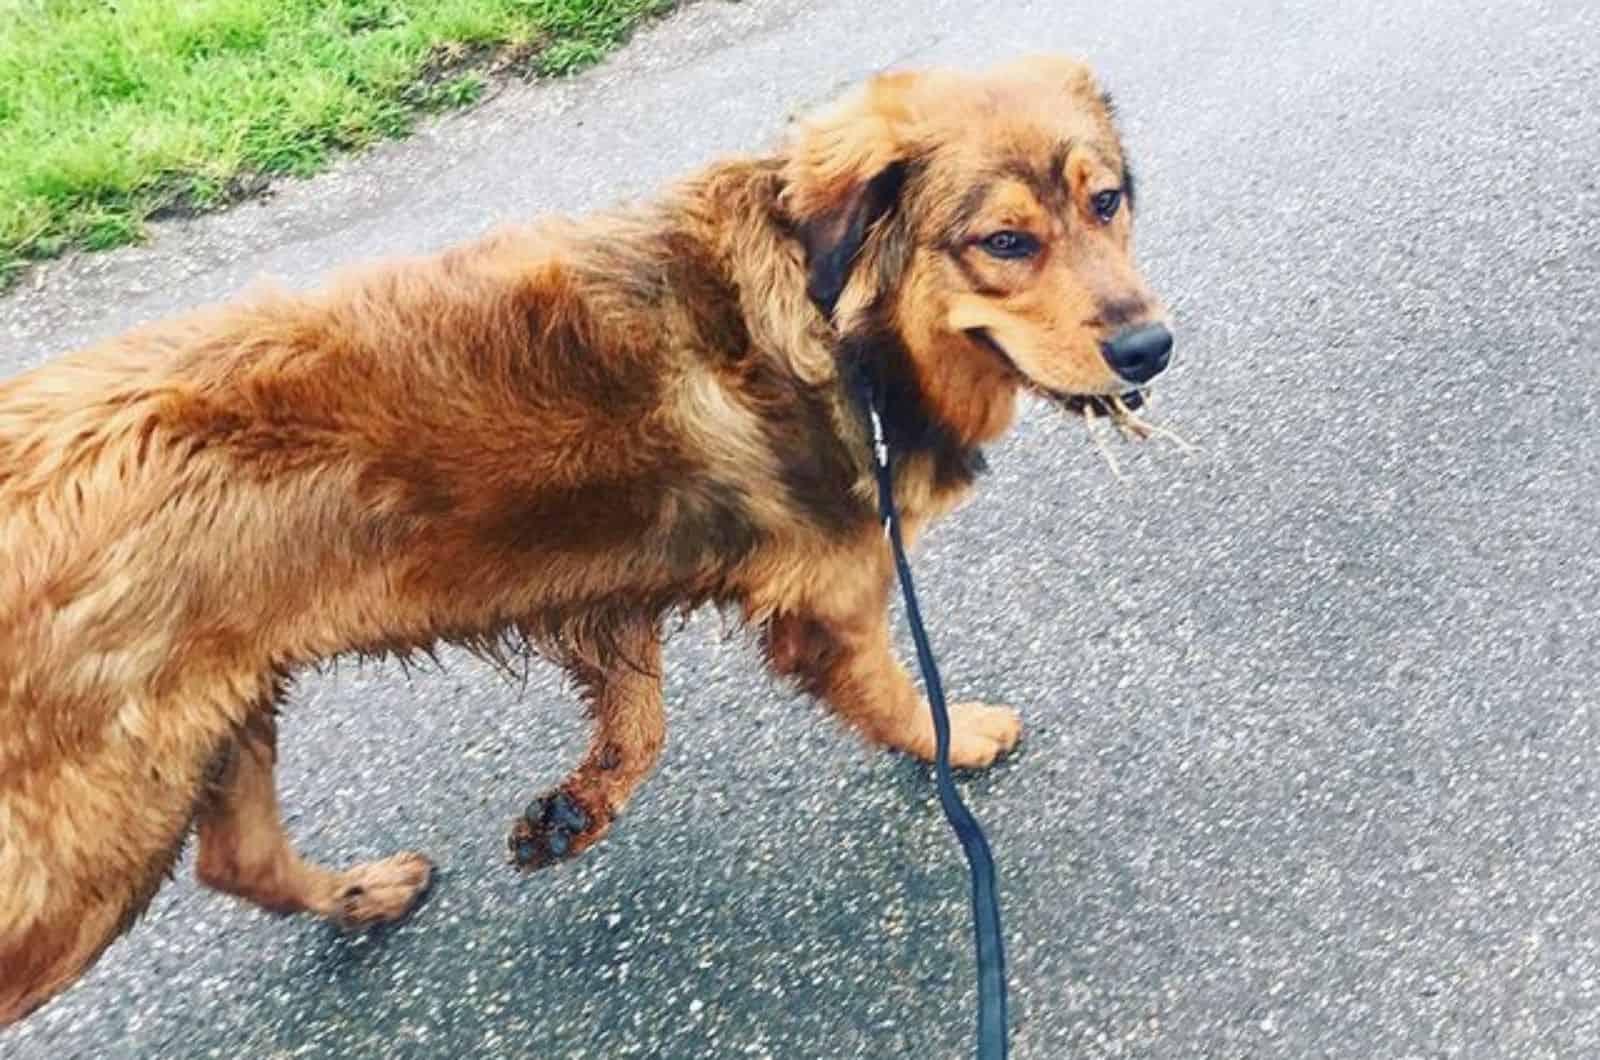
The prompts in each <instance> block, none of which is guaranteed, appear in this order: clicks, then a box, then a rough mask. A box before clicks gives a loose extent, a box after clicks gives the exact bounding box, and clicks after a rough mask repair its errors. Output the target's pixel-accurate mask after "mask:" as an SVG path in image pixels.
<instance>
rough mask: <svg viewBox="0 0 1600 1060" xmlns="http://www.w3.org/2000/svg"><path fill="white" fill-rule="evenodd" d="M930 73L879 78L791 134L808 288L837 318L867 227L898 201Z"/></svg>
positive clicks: (788, 161) (795, 206)
mask: <svg viewBox="0 0 1600 1060" xmlns="http://www.w3.org/2000/svg"><path fill="white" fill-rule="evenodd" d="M924 77H925V75H921V74H915V73H895V74H885V75H881V76H879V77H876V78H874V79H873V80H872V81H870V82H868V83H867V84H866V85H864V86H862V87H861V88H859V89H857V90H856V91H854V92H852V93H850V94H849V95H847V96H845V97H844V98H843V99H841V100H840V101H838V102H837V103H835V104H833V105H832V106H831V107H828V108H826V109H824V110H822V111H821V112H819V113H818V114H816V115H814V116H813V117H811V118H808V119H805V120H803V121H802V122H801V123H800V124H799V127H798V129H797V131H796V133H795V135H794V136H793V137H792V138H791V141H790V145H789V147H788V150H787V152H786V156H785V159H784V167H783V195H782V203H783V207H784V210H785V211H786V212H787V214H788V215H789V217H790V219H791V220H793V221H794V223H795V225H796V229H797V231H798V233H799V236H800V241H801V243H802V244H803V245H804V247H805V252H806V269H807V272H808V281H807V293H809V294H810V296H811V300H812V301H813V302H815V303H816V304H817V305H818V306H819V307H821V309H822V310H823V312H824V313H825V314H826V315H828V316H830V317H831V316H832V315H833V309H834V306H835V304H836V303H837V302H838V301H839V296H840V295H841V294H842V293H843V292H844V289H845V285H846V283H848V282H849V279H850V270H851V267H852V266H853V264H854V263H855V259H856V256H857V255H858V254H859V253H860V252H861V248H862V245H863V244H864V243H865V242H866V240H867V235H868V233H870V232H871V230H872V227H873V226H874V225H875V224H877V223H878V222H879V221H881V220H882V219H883V218H884V217H886V216H888V215H889V214H890V213H891V212H892V211H893V210H894V208H895V205H896V204H897V202H898V201H899V198H900V191H901V188H902V186H903V185H904V183H905V179H906V173H907V171H908V168H909V162H910V159H911V156H912V155H913V154H914V152H915V146H914V141H913V136H912V130H913V128H914V126H915V112H914V107H913V104H914V97H915V96H916V94H917V92H918V89H919V87H920V86H921V84H922V82H923V80H924Z"/></svg>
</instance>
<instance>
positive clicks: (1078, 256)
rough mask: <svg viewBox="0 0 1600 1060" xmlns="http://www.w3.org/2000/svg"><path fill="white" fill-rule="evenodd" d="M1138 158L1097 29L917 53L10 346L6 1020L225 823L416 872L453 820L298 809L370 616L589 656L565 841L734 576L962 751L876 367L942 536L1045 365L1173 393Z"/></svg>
mask: <svg viewBox="0 0 1600 1060" xmlns="http://www.w3.org/2000/svg"><path fill="white" fill-rule="evenodd" d="M1108 192H1109V193H1115V194H1114V195H1112V197H1111V198H1108V197H1107V193H1108ZM1116 195H1120V196H1121V197H1122V199H1121V207H1120V209H1118V208H1115V206H1116V204H1115V203H1113V209H1112V211H1110V212H1109V213H1108V212H1107V211H1106V210H1105V205H1106V203H1107V202H1111V201H1112V199H1113V198H1115V196H1116ZM1130 198H1131V189H1130V188H1128V176H1127V170H1126V165H1125V162H1124V158H1123V153H1122V147H1121V145H1120V142H1119V139H1118V136H1117V134H1116V131H1115V129H1114V126H1113V122H1112V116H1111V114H1110V112H1109V107H1108V104H1107V102H1106V100H1105V98H1104V97H1103V95H1102V93H1101V92H1100V91H1099V89H1098V88H1097V87H1096V85H1095V83H1094V80H1093V78H1092V77H1091V75H1090V73H1089V72H1088V71H1087V70H1085V69H1084V68H1083V67H1081V66H1079V65H1077V64H1075V63H1072V62H1069V61H1066V60H1063V59H1054V58H1036V59H1029V60H1026V61H1022V62H1018V63H1014V64H1011V65H1008V66H1005V67H1002V68H999V69H996V70H992V71H989V72H987V73H985V74H982V75H971V74H962V73H955V72H938V71H934V72H920V73H897V74H891V75H886V76H882V77H879V78H876V79H875V80H873V81H871V82H870V83H869V84H867V85H866V86H864V87H862V88H860V89H858V90H856V91H854V92H853V93H851V94H849V95H848V96H847V97H846V98H844V99H843V100H841V101H839V102H837V103H836V104H834V105H833V106H831V107H829V108H827V109H825V110H823V111H822V112H820V113H818V114H817V115H815V116H813V117H811V118H809V119H807V120H805V121H803V122H801V123H799V124H798V126H797V127H796V128H795V130H794V131H793V133H792V135H791V136H790V137H789V138H788V139H787V140H786V142H785V144H784V145H783V146H782V147H780V148H779V149H777V150H776V151H775V152H773V153H772V154H770V155H767V156H763V157H753V158H743V159H734V160H728V161H723V162H721V163H718V164H715V165H713V166H711V167H709V168H708V169H706V170H704V171H703V172H701V173H700V174H698V175H696V176H694V177H692V178H691V179H688V180H686V181H685V182H683V183H681V184H680V185H679V186H677V187H676V188H674V189H672V190H670V191H669V192H667V193H666V194H665V195H664V196H663V197H661V198H660V199H658V200H656V201H654V202H653V203H651V204H647V205H643V206H638V207H634V208H629V209H621V210H617V211H613V212H610V213H606V214H602V215H599V216H595V217H591V218H588V219H583V220H577V221H550V222H547V223H542V224H538V225H535V226H532V227H513V228H507V229H504V230H500V231H497V232H495V233H493V234H491V235H489V236H487V237H486V238H483V239H481V240H479V241H477V242H474V243H470V244H467V245H464V246H461V247H458V248H455V249H452V250H449V251H446V252H445V253H442V254H440V255H438V256H435V257H429V258H421V259H415V260H406V261H397V262H391V263H386V264H381V265H377V266H373V267H369V268H366V269H364V270H361V271H357V272H353V273H351V274H349V275H346V276H344V277H343V278H341V279H339V280H338V281H337V282H336V283H334V284H333V285H332V286H331V287H330V288H328V289H326V290H323V291H321V292H318V293H311V294H290V293H272V294H265V295H260V296H257V297H253V298H251V299H249V300H244V301H240V302H237V303H234V304H229V305H225V306H222V307H219V308H213V309H208V310H205V311H202V312H197V313H194V314H192V315H189V316H186V317H183V318H180V319H176V320H172V321H168V322H164V323H159V324H155V325H152V326H148V327H144V328H141V329H139V330H136V331H133V332H131V333H129V334H127V335H124V336H122V337H120V338H116V339H113V340H111V341H108V342H105V343H103V344H101V345H98V346H96V347H94V348H91V349H88V350H85V351H83V352H80V353H77V354H74V355H71V356H67V357H64V358H62V359H60V360H57V361H55V362H53V363H49V364H46V365H44V366H43V367H40V368H38V369H36V370H34V371H31V372H28V373H26V374H24V375H22V376H20V377H17V378H15V379H12V380H10V381H7V382H5V383H3V384H0V556H3V557H4V561H3V563H0V1023H5V1022H10V1021H13V1020H16V1019H19V1018H21V1017H22V1016H23V1015H25V1014H26V1013H28V1012H29V1011H30V1010H32V1009H34V1008H35V1007H37V1006H38V1005H40V1004H42V1003H43V1002H44V1001H46V1000H47V999H49V998H50V997H51V996H52V995H54V994H56V993H57V992H59V991H60V990H61V989H63V988H64V987H65V986H67V985H68V984H69V983H71V982H72V981H73V980H74V979H75V978H76V977H77V976H79V975H80V974H81V973H82V972H83V971H84V969H85V968H86V967H88V966H89V965H90V964H91V963H92V962H93V961H94V960H95V958H96V957H97V956H98V955H99V954H100V952H101V951H102V950H103V949H104V948H105V947H106V946H107V945H108V944H109V943H110V942H111V941H112V940H113V939H114V938H116V936H117V935H118V934H119V933H120V932H121V931H123V930H124V929H125V928H126V927H127V926H128V924H129V923H130V922H131V921H132V920H133V919H134V918H135V917H136V916H137V915H138V914H139V912H140V911H141V910H142V909H143V908H144V906H145V904H146V903H147V902H148V900H149V899H150V897H151V895H152V893H153V892H154V891H155V890H156V888H157V887H158V885H159V884H160V882H161V880H162V878H163V876H164V875H165V874H166V873H168V871H169V870H170V869H171V868H172V866H173V864H174V861H175V859H176V858H177V856H178V852H179V849H180V847H181V845H182V844H183V842H184V840H185V837H186V836H187V835H188V834H189V833H190V832H191V831H195V832H197V833H198V835H199V852H198V859H197V872H198V875H199V877H200V879H201V880H202V881H203V882H205V883H206V884H208V885H210V886H212V887H214V888H217V889H220V890H223V891H226V892H229V893H231V894H235V895H239V896H241V897H244V898H246V899H249V900H250V901H253V902H255V903H257V904H259V905H261V906H263V907H265V908H267V909H271V910H275V911H281V912H295V911H308V912H312V913H316V914H318V915H321V916H325V917H329V918H332V919H335V920H337V921H340V922H343V923H346V924H362V923H368V922H373V921H381V920H388V919H391V918H394V917H397V916H400V915H402V914H403V913H404V912H405V911H406V910H407V909H408V908H409V906H410V905H411V903H412V901H413V900H414V899H415V897H416V895H417V894H418V893H419V892H420V890H421V889H422V888H424V887H425V886H426V885H427V883H428V876H429V871H430V868H429V864H428V862H427V861H426V860H425V859H423V858H422V857H421V856H420V855H416V854H409V853H407V854H401V855H398V856H397V857H394V858H390V859H388V860H386V861H380V862H376V863H372V864H367V865H359V866H356V867H354V868H350V869H345V870H343V871H336V870H330V869H325V868H321V867H318V866H316V865H312V864H309V863H307V862H305V861H303V860H302V859H301V858H300V857H299V856H298V855H297V854H296V853H295V851H294V849H293V847H292V846H291V845H290V843H289V840H288V838H287V837H286V836H285V834H284V830H283V826H282V824H281V823H280V821H279V814H278V809H277V801H276V794H275V791H274V787H273V781H272V769H273V763H274V758H275V755H276V732H275V711H274V708H275V705H276V704H277V702H278V700H279V697H280V694H281V692H282V690H283V688H284V686H285V682H286V681H287V680H288V678H289V677H290V676H291V675H292V674H293V673H294V672H295V671H297V670H299V669H301V668H302V667H305V666H307V665H311V664H314V663H317V662H318V661H319V660H326V659H328V658H330V657H333V656H336V655H340V654H342V653H352V652H354V653H384V652H398V653H406V652H412V651H417V650H426V649H427V648H428V647H429V646H431V645H434V644H436V643H437V642H440V641H447V642H457V643H466V644H468V645H471V646H474V647H477V648H480V649H484V650H488V651H493V650H494V649H495V648H496V647H497V646H503V645H505V644H506V643H514V644H523V645H527V646H531V647H532V648H533V649H535V650H537V651H539V652H541V653H543V654H546V655H548V656H550V657H552V658H554V659H555V660H557V661H558V662H559V663H560V664H562V665H563V666H565V667H566V668H567V670H568V671H569V672H570V673H571V675H572V676H573V678H574V679H575V681H576V683H577V684H578V685H579V687H580V688H581V690H582V692H583V693H584V697H585V699H586V701H587V704H588V706H589V709H590V711H591V714H592V717H593V721H594V736H593V742H592V745H591V747H590V749H589V751H588V754H587V757H586V758H585V759H584V761H583V762H582V764H581V765H580V766H579V767H578V769H577V771H576V772H575V773H574V774H573V775H572V776H571V777H570V778H569V779H567V780H566V781H565V782H564V783H563V784H562V785H560V787H559V788H558V789H556V790H554V791H552V792H549V793H547V794H546V795H544V796H543V797H541V798H539V799H536V800H535V801H534V802H533V803H532V804H530V806H529V808H528V812H527V813H526V814H525V815H524V816H523V817H522V818H521V819H519V820H518V821H517V822H516V823H515V825H514V827H513V831H512V836H511V849H512V857H513V860H514V861H515V862H516V863H518V864H519V865H521V866H523V867H525V868H532V867H538V866H541V865H544V864H549V863H552V862H555V861H557V860H560V859H562V858H565V857H570V856H572V855H574V854H576V853H578V852H580V851H582V850H583V849H585V848H587V847H589V846H590V845H592V844H593V843H594V842H595V841H597V840H598V839H599V838H600V837H601V836H603V835H604V834H605V832H606V830H607V829H608V828H609V827H610V825H611V822H612V821H613V819H614V818H615V817H616V816H617V815H618V813H619V812H620V811H621V810H622V808H623V806H624V805H625V803H626V802H627V800H628V798H629V797H630V795H631V794H632V793H633V791H634V789H635V788H636V786H637V785H638V784H639V782H640V780H641V779H642V778H643V777H644V776H645V775H646V774H647V773H648V772H649V770H650V769H651V767H652V764H653V763H654V761H655V759H656V756H657V753H658V752H659V751H660V749H661V746H662V743H663V740H664V738H665V718H664V716H663V711H662V701H661V684H660V681H659V676H658V675H659V673H660V665H661V653H660V635H659V630H660V626H661V620H662V617H663V616H664V615H665V614H666V613H668V612H670V611H672V610H675V609H685V608H692V607H695V606H698V605H700V604H703V603H714V604H718V605H725V606H730V607H733V608H736V609H737V610H738V611H739V612H740V613H742V615H743V616H744V617H745V619H747V620H748V622H749V623H750V624H751V625H752V626H754V627H755V628H757V629H759V630H760V632H761V635H762V642H763V645H764V647H765V649H766V652H767V655H768V657H769V659H770V661H771V664H772V666H773V667H774V668H775V669H776V670H777V671H778V672H780V673H782V674H784V675H788V676H790V677H792V678H794V679H796V680H797V681H799V682H800V683H801V684H802V685H803V686H804V687H805V688H807V689H809V690H811V691H812V692H814V693H815V694H816V695H817V696H819V697H820V698H822V699H823V700H825V701H826V702H827V703H828V704H829V705H830V706H831V707H832V708H833V709H834V710H836V711H837V712H838V713H839V714H840V715H842V716H843V717H844V718H845V719H846V720H847V721H848V722H850V723H851V724H852V725H853V726H854V727H856V728H857V729H858V730H859V731H860V732H861V733H863V734H864V735H865V736H866V737H867V738H869V739H871V740H873V741H876V742H878V743H880V744H882V745H885V746H888V747H891V748H896V749H899V750H902V751H906V752H909V753H911V754H914V755H917V756H920V757H923V758H927V757H929V756H930V755H931V753H932V748H933V731H932V726H931V722H930V720H929V718H928V715H927V711H926V709H925V705H924V703H923V700H922V697H921V695H920V694H919V693H918V692H917V690H916V688H915V686H914V685H913V683H912V681H911V680H910V678H909V677H908V676H907V674H906V672H905V670H904V669H903V668H902V667H901V665H900V664H899V663H898V662H897V661H896V659H895V658H894V656H893V655H892V653H891V643H890V635H889V627H888V624H887V619H886V605H887V597H888V592H889V590H890V587H891V582H890V578H891V571H892V568H891V564H890V559H889V555H888V552H887V550H886V546H885V544H884V537H883V532H882V529H881V527H880V526H879V525H878V523H877V519H876V516H875V502H874V496H873V487H872V478H871V470H870V454H869V450H868V445H867V439H866V435H865V433H864V428H863V420H862V417H861V415H860V413H859V410H858V408H857V407H856V406H855V405H854V404H853V403H852V397H851V394H852V390H851V386H850V380H851V379H852V378H853V377H854V376H855V375H856V373H863V374H864V375H865V377H867V378H869V379H871V380H873V381H874V382H875V384H876V385H877V387H878V390H879V393H880V394H881V395H882V398H883V401H884V409H885V419H886V421H887V429H888V433H889V440H890V442H891V444H892V446H893V449H894V452H895V458H896V461H897V476H896V486H895V488H896V496H897V499H898V502H899V505H900V507H901V510H902V512H903V513H904V518H905V522H906V525H907V528H908V530H909V531H910V532H912V533H915V532H916V531H917V530H918V529H920V528H922V527H924V526H926V524H927V522H928V521H929V520H930V519H932V518H934V517H936V516H938V515H941V514H942V513H945V512H947V511H948V510H950V509H951V508H952V507H954V506H955V505H956V503H957V502H958V501H959V500H960V499H961V498H962V496H963V495H964V494H965V493H966V492H967V490H968V489H969V487H970V484H971V482H972V479H973V476H974V474H975V473H976V471H977V469H978V464H979V458H978V455H977V447H978V446H979V445H981V444H982V443H985V442H987V441H990V440H992V439H994V438H995V437H997V436H998V435H1000V434H1001V432H1002V431H1004V430H1005V429H1006V427H1007V426H1008V425H1009V424H1010V422H1011V420H1012V416H1013V411H1014V406H1015V403H1016V399H1017V396H1018V394H1019V392H1020V391H1022V390H1024V389H1031V390H1034V391H1036V392H1039V393H1043V394H1047V395H1050V396H1053V397H1054V398H1056V399H1057V400H1059V401H1061V402H1063V403H1065V404H1067V405H1068V406H1070V407H1072V408H1075V409H1077V410H1079V411H1083V410H1085V409H1091V410H1095V409H1098V410H1106V409H1107V408H1108V406H1107V405H1106V404H1105V403H1103V402H1102V401H1101V399H1100V398H1099V397H1097V395H1117V394H1122V393H1124V392H1127V391H1129V390H1131V389H1132V387H1131V386H1130V384H1128V383H1127V382H1124V381H1123V380H1122V379H1120V378H1119V377H1118V376H1117V375H1116V374H1115V373H1114V372H1113V371H1112V370H1111V369H1110V367H1109V365H1108V362H1107V361H1106V359H1105V357H1104V356H1103V355H1102V352H1101V342H1102V341H1103V340H1104V339H1106V337H1107V336H1108V335H1111V334H1112V333H1114V332H1115V331H1116V330H1117V329H1118V328H1119V327H1121V326H1123V325H1127V324H1129V323H1139V322H1144V321H1154V320H1158V319H1159V318H1160V316H1161V310H1160V309H1159V307H1158V306H1157V304H1156V303H1155V301H1154V299H1152V298H1151V296H1150V294H1149V292H1148V291H1147V290H1146V288H1145V286H1144V284H1143V281H1142V280H1141V279H1140V277H1139V275H1138V273H1137V271H1136V269H1135V267H1134V265H1133V262H1132V257H1131V250H1130V226H1131V224H1132V219H1131V209H1132V207H1131V201H1129V200H1130ZM1001 231H1007V232H1018V233H1022V234H1023V235H1025V236H1026V237H1027V238H1028V239H1030V240H1032V241H1033V242H1032V244H1030V246H1031V247H1032V250H1033V252H1031V253H1029V254H1026V255H1016V254H1005V253H1001V252H1000V251H1001V250H1003V249H1005V247H1007V246H1012V248H1013V249H1014V245H1012V244H1009V243H1007V242H1005V241H1001V242H1000V243H996V242H995V241H993V240H991V239H990V237H991V236H992V235H993V234H994V233H996V232H1001ZM953 722H954V743H953V752H952V757H953V760H954V761H955V762H956V763H957V764H958V765H962V766H968V767H977V766H983V765H987V764H988V763H990V762H991V761H993V760H994V759H995V758H996V757H997V756H998V755H1000V754H1002V753H1004V752H1005V751H1007V750H1008V749H1010V748H1011V747H1012V746H1013V745H1014V744H1015V743H1016V741H1017V739H1018V737H1019V735H1020V730H1021V724H1020V721H1019V719H1018V717H1017V715H1016V713H1015V712H1013V711H1012V710H1010V709H1008V708H1004V707H996V706H986V705H981V704H971V703H969V704H960V705H957V706H956V707H955V708H954V710H953Z"/></svg>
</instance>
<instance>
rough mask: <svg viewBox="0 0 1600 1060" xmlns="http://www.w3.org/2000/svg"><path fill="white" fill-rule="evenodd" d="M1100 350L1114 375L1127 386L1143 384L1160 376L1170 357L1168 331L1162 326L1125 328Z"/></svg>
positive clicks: (1103, 344) (1170, 347) (1102, 345)
mask: <svg viewBox="0 0 1600 1060" xmlns="http://www.w3.org/2000/svg"><path fill="white" fill-rule="evenodd" d="M1100 350H1101V352H1103V353H1104V354H1105V357H1106V363H1107V364H1109V365H1110V366H1111V368H1112V370H1113V371H1114V372H1116V373H1117V374H1118V375H1120V376H1121V377H1122V378H1124V379H1126V380H1127V381H1128V382H1130V383H1145V382H1149V381H1150V380H1151V379H1154V378H1155V377H1156V376H1158V375H1160V374H1161V370H1162V369H1163V368H1165V367H1166V366H1167V361H1169V360H1170V359H1171V358H1172V332H1170V331H1168V330H1167V329H1166V326H1165V325H1162V324H1146V325H1144V326H1143V327H1139V328H1129V329H1128V330H1126V331H1124V332H1121V333H1120V334H1118V335H1117V336H1116V337H1114V338H1113V339H1111V341H1109V342H1102V343H1101V344H1100Z"/></svg>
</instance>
